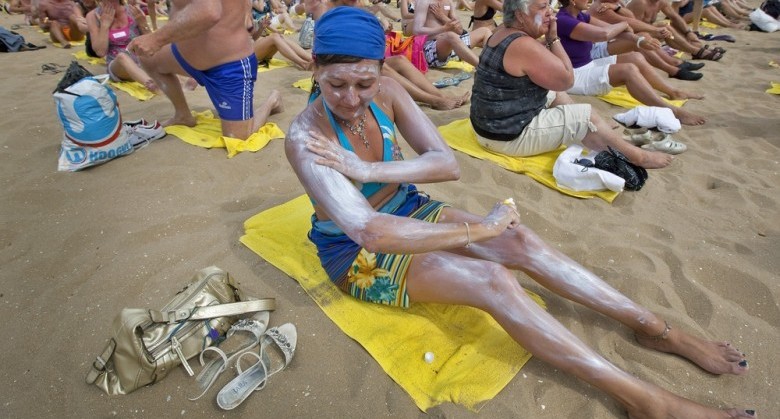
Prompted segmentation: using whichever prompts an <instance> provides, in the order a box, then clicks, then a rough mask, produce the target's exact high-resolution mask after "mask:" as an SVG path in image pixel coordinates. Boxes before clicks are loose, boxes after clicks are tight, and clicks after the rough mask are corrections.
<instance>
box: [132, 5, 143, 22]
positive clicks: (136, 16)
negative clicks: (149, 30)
mask: <svg viewBox="0 0 780 419" xmlns="http://www.w3.org/2000/svg"><path fill="white" fill-rule="evenodd" d="M130 14H131V15H132V16H133V20H135V23H136V24H138V26H141V27H144V26H146V15H145V14H144V12H143V10H141V8H140V7H138V5H137V4H134V5H132V6H130Z"/></svg>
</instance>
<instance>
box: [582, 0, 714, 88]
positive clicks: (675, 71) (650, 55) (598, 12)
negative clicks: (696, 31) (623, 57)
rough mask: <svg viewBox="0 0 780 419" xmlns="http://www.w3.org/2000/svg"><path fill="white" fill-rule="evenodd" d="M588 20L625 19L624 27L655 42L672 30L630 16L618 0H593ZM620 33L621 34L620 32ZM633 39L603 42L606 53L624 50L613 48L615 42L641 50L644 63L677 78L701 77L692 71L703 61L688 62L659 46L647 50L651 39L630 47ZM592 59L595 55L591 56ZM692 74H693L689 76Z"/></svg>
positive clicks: (623, 50)
mask: <svg viewBox="0 0 780 419" xmlns="http://www.w3.org/2000/svg"><path fill="white" fill-rule="evenodd" d="M588 12H589V13H590V16H591V19H593V18H594V17H598V20H599V21H603V22H606V23H620V22H626V23H628V26H629V27H630V28H631V29H632V30H633V31H634V32H635V33H637V34H641V36H644V37H645V39H647V38H649V37H652V38H654V39H655V40H657V41H659V42H666V40H667V38H669V37H671V36H672V32H671V31H670V30H669V29H668V28H667V27H666V26H665V25H664V26H653V25H648V24H646V23H644V22H642V21H640V20H637V19H636V18H635V17H634V13H633V12H631V10H629V9H628V8H627V7H625V6H623V4H622V3H621V0H595V1H594V2H593V3H591V5H590V7H589V8H588ZM621 35H622V34H621ZM634 43H635V42H630V41H629V42H628V43H626V42H618V43H617V44H616V45H612V43H609V44H607V49H608V50H609V54H610V55H617V54H619V53H622V52H627V51H628V50H626V49H624V48H617V49H616V48H614V47H615V46H618V45H621V46H623V45H628V46H630V47H632V48H631V49H633V50H635V51H638V52H640V53H642V55H643V56H644V57H645V59H646V60H647V62H648V63H650V65H652V66H653V67H655V68H658V69H660V70H662V71H664V72H665V73H667V74H668V75H669V77H674V78H678V79H683V80H686V79H689V80H695V79H698V78H700V77H701V76H696V75H697V74H699V73H693V71H696V70H699V69H701V68H702V67H704V63H695V64H694V63H692V62H689V61H685V60H681V59H679V58H677V57H675V56H673V55H669V54H668V53H666V52H665V51H664V50H663V49H661V48H653V49H647V48H646V47H647V45H648V44H651V43H652V44H655V42H654V41H653V40H652V39H647V40H646V41H644V42H642V48H633V47H634ZM593 58H595V57H593ZM691 76H693V77H691Z"/></svg>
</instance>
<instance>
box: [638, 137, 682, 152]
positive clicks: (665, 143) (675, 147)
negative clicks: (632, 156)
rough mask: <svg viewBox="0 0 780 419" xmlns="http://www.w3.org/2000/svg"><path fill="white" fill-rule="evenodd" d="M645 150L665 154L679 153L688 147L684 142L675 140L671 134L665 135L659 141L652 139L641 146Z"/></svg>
mask: <svg viewBox="0 0 780 419" xmlns="http://www.w3.org/2000/svg"><path fill="white" fill-rule="evenodd" d="M642 148H643V149H645V150H650V151H660V152H663V153H666V154H680V153H683V152H685V150H687V149H688V146H686V145H685V144H683V143H681V142H679V141H675V140H674V139H672V136H671V135H666V136H664V138H662V139H661V140H659V141H653V142H650V143H648V144H645V145H643V146H642Z"/></svg>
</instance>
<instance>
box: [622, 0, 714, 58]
mask: <svg viewBox="0 0 780 419" xmlns="http://www.w3.org/2000/svg"><path fill="white" fill-rule="evenodd" d="M694 1H696V0H694ZM623 8H627V9H628V10H630V11H631V12H632V13H633V14H634V16H635V17H636V19H637V20H638V21H639V22H641V23H642V25H638V24H637V22H636V21H629V25H630V26H631V28H632V29H633V30H634V31H637V32H651V31H652V28H648V26H651V27H652V26H655V27H656V28H661V27H663V28H664V29H665V30H666V31H668V32H669V36H667V37H666V43H667V45H669V46H670V47H672V48H674V49H677V50H679V51H683V52H687V53H688V54H691V56H692V57H693V59H696V60H711V61H718V60H720V59H721V58H722V57H723V53H725V52H726V50H725V49H723V48H711V49H710V48H709V47H708V46H707V45H705V44H702V43H701V41H699V37H698V36H696V33H695V32H694V29H691V28H689V27H688V25H687V24H686V23H685V19H683V18H682V16H680V15H679V14H678V13H677V11H676V10H675V9H674V7H672V5H671V3H670V2H669V0H632V1H631V2H630V3H627V4H626V5H625V6H623ZM659 12H661V13H663V14H664V16H666V18H667V19H669V21H670V22H671V24H670V25H667V24H665V23H663V22H660V21H658V13H659ZM612 23H616V22H612ZM694 25H698V22H694ZM651 33H652V32H651ZM653 36H655V35H653Z"/></svg>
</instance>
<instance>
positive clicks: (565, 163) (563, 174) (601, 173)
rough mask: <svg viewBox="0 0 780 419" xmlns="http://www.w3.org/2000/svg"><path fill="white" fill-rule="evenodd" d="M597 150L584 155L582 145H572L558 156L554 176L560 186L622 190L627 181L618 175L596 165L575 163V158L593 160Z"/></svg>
mask: <svg viewBox="0 0 780 419" xmlns="http://www.w3.org/2000/svg"><path fill="white" fill-rule="evenodd" d="M596 154H597V153H595V152H591V153H589V154H588V155H586V156H583V155H582V146H579V145H577V144H573V145H570V146H569V147H568V148H566V150H563V152H562V153H561V154H560V156H558V159H557V160H556V161H555V165H554V166H553V177H555V181H556V182H557V183H558V186H559V187H562V188H566V189H571V190H573V191H604V190H607V189H609V190H611V191H614V192H622V191H623V186H624V185H625V184H626V181H625V180H624V179H623V178H621V177H620V176H618V175H615V174H613V173H610V172H607V171H606V170H601V169H596V168H595V167H585V166H582V165H580V164H576V163H574V161H575V160H579V159H586V160H589V161H591V162H593V161H594V158H595V157H596Z"/></svg>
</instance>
